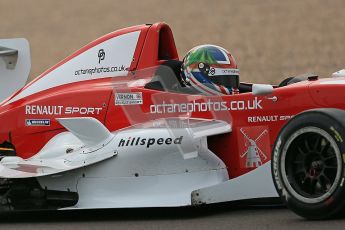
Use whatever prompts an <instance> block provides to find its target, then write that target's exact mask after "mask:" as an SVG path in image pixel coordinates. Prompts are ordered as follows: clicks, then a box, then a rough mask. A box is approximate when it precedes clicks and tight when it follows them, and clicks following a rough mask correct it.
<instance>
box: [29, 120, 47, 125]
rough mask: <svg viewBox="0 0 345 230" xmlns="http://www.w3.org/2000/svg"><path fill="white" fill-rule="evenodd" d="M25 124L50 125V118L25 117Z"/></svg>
mask: <svg viewBox="0 0 345 230" xmlns="http://www.w3.org/2000/svg"><path fill="white" fill-rule="evenodd" d="M25 126H50V119H26V120H25Z"/></svg>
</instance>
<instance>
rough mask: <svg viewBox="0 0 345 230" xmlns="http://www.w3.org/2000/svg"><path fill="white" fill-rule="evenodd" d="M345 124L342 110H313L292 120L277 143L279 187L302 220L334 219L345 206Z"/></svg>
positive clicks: (275, 172)
mask: <svg viewBox="0 0 345 230" xmlns="http://www.w3.org/2000/svg"><path fill="white" fill-rule="evenodd" d="M344 124H345V112H344V111H342V110H337V109H318V110H309V111H306V112H303V113H301V114H299V115H297V116H295V117H294V118H293V119H291V120H290V121H289V122H288V123H287V124H286V125H285V126H284V128H283V129H282V130H281V132H280V134H279V136H278V138H277V140H276V143H275V146H274V148H273V156H272V175H273V181H274V184H275V187H276V189H277V192H278V194H279V195H280V196H281V197H282V198H283V200H284V202H285V203H286V204H287V206H288V207H289V208H290V209H291V210H292V211H294V212H295V213H297V214H298V215H300V216H302V217H305V218H308V219H326V218H333V217H336V216H337V215H338V214H340V213H341V211H342V209H343V208H344V206H345V184H344V180H345V175H344V160H345V127H344ZM343 159H344V160H343Z"/></svg>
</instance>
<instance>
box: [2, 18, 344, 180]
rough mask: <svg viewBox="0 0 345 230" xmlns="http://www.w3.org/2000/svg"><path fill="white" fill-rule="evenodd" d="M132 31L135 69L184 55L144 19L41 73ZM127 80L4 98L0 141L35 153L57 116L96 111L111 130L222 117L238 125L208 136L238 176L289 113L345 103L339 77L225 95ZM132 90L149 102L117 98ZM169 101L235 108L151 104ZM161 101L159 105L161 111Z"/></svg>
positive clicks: (265, 153) (265, 150)
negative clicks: (169, 109)
mask: <svg viewBox="0 0 345 230" xmlns="http://www.w3.org/2000/svg"><path fill="white" fill-rule="evenodd" d="M132 31H141V33H140V36H139V39H138V43H137V46H136V49H135V52H134V57H133V61H132V63H131V66H130V71H138V70H142V69H145V68H149V67H154V66H158V65H160V64H161V63H163V62H164V61H165V60H167V59H174V60H178V59H179V58H178V54H177V51H176V47H175V43H174V39H173V35H172V32H171V30H170V28H169V27H168V25H166V24H164V23H157V24H154V25H141V26H136V27H131V28H127V29H123V30H119V31H116V32H113V33H110V34H108V35H105V36H104V37H101V38H99V39H97V40H96V41H94V42H92V43H90V44H89V45H87V46H85V47H83V48H82V49H80V50H79V51H77V52H76V53H74V54H72V55H71V56H69V57H68V58H66V59H65V60H63V61H61V62H60V63H58V64H57V65H56V66H54V67H52V68H51V69H49V70H47V71H46V72H44V73H43V74H42V75H41V76H39V77H38V79H39V78H44V77H45V75H46V74H48V73H49V72H51V71H54V70H55V69H56V68H57V67H59V66H61V65H64V64H65V63H66V62H68V61H69V60H71V59H73V58H74V57H76V56H78V55H82V54H83V52H85V51H86V50H88V49H90V48H92V47H93V46H95V45H97V44H99V43H101V42H103V41H105V40H108V39H110V38H113V37H116V36H119V35H121V34H125V33H129V32H132ZM131 73H132V72H131ZM124 81H126V78H125V77H120V78H116V79H115V80H114V78H112V76H109V77H108V78H102V79H97V80H89V81H83V82H76V83H71V84H66V85H62V86H59V87H54V88H51V89H47V90H44V91H41V92H39V93H36V94H33V95H30V96H27V97H25V98H22V99H20V100H17V101H15V102H12V103H9V104H6V105H5V103H6V101H5V102H3V103H2V106H1V107H0V124H1V126H0V143H2V142H4V141H7V142H10V143H12V144H13V145H14V146H15V148H16V154H17V155H18V156H20V157H23V158H29V157H31V156H33V155H35V154H36V153H37V152H39V150H40V149H41V148H42V147H43V146H44V145H45V144H46V143H47V142H48V141H49V140H50V139H51V138H52V137H53V136H55V135H56V134H58V133H60V132H63V131H66V130H65V129H64V128H63V127H62V126H61V125H60V124H59V123H58V122H57V121H56V120H55V118H58V117H75V116H77V117H81V116H92V117H94V118H97V119H98V120H100V121H101V122H102V123H103V124H104V125H105V126H106V127H107V128H108V129H109V130H110V131H116V130H118V129H121V128H124V127H128V126H130V125H133V124H136V123H141V122H145V121H147V120H153V119H157V118H162V117H176V116H189V117H193V118H208V119H220V120H225V121H228V122H232V132H231V133H228V134H222V135H218V136H214V137H209V140H208V144H209V146H210V149H211V150H212V151H213V152H214V153H215V154H216V155H217V156H219V157H220V158H221V159H222V160H223V161H224V162H225V164H226V165H227V166H228V168H229V174H230V178H234V177H237V176H240V175H242V174H244V173H247V172H249V171H250V170H253V169H254V168H256V167H257V166H258V165H248V164H247V162H246V154H245V153H246V151H248V148H250V147H253V148H255V150H258V149H259V150H258V154H259V156H260V159H261V162H260V164H263V163H265V162H267V161H269V160H270V159H271V149H272V147H273V145H274V142H275V140H276V138H277V135H278V133H279V131H280V130H281V128H282V126H283V125H284V124H285V123H286V122H287V121H288V120H289V118H291V116H294V115H296V114H298V113H300V112H301V111H304V110H307V109H311V108H317V107H336V108H342V109H344V108H345V106H344V103H343V97H340V96H339V97H337V98H334V96H333V97H332V95H343V90H342V88H341V87H339V85H329V84H325V85H322V84H320V82H321V81H322V80H315V81H312V80H310V81H303V82H300V83H296V84H293V85H289V86H285V87H281V88H276V89H274V92H273V93H272V94H271V95H268V96H255V95H253V94H252V93H250V92H247V93H240V94H238V95H229V96H222V97H207V96H202V95H188V94H182V93H172V92H165V91H159V90H153V89H146V88H144V87H143V86H139V87H130V88H121V87H114V83H118V82H124ZM329 81H330V80H329ZM31 84H32V83H30V84H28V85H27V86H26V87H24V89H25V88H27V87H29V86H30V85H31ZM22 90H23V89H22ZM129 91H130V92H142V95H143V101H144V103H143V104H142V105H129V106H117V105H115V103H114V101H115V94H116V93H117V92H129ZM19 92H20V91H19ZM19 92H18V93H19ZM330 92H332V93H330ZM18 93H17V94H18ZM166 102H169V103H172V104H176V103H194V105H195V104H196V103H206V104H207V103H210V102H217V103H218V102H224V103H226V105H227V106H228V108H229V109H228V110H227V111H220V112H213V111H210V110H206V111H194V112H192V113H185V112H174V113H163V112H162V111H161V109H162V107H152V105H161V104H162V103H163V104H164V103H166ZM32 104H34V105H37V106H50V107H49V109H50V110H51V111H54V112H51V113H52V114H51V115H49V114H48V115H38V114H35V108H30V111H29V112H28V111H26V110H28V108H27V107H26V106H27V105H32ZM62 107H63V108H69V110H68V111H70V112H71V113H68V114H66V113H59V109H60V108H62ZM92 108H93V110H92ZM157 108H160V109H159V110H158V111H157V110H156V109H157ZM77 110H78V111H77ZM152 111H154V112H152ZM27 113H31V114H30V115H28V114H27ZM57 114H58V115H57ZM27 119H50V120H51V124H50V126H37V127H28V126H26V125H25V121H26V120H27ZM246 135H247V137H246ZM248 138H249V139H252V140H254V141H255V145H253V143H252V145H251V143H250V142H248Z"/></svg>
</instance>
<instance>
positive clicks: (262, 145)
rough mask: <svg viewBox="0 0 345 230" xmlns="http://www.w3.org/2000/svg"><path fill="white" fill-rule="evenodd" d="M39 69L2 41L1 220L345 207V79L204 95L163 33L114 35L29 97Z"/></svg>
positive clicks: (19, 42)
mask: <svg viewBox="0 0 345 230" xmlns="http://www.w3.org/2000/svg"><path fill="white" fill-rule="evenodd" d="M30 65H31V64H30V52H29V49H28V43H27V41H26V40H25V39H7V40H6V39H3V40H0V84H1V85H0V90H1V91H0V101H2V102H1V104H0V153H1V158H2V159H1V162H0V177H1V178H2V179H1V180H0V182H1V186H0V192H1V194H0V197H1V209H2V210H37V209H58V210H66V209H69V210H70V209H96V208H124V207H176V206H190V205H200V204H211V203H220V202H228V201H237V200H248V199H260V198H274V197H278V196H279V195H281V196H282V197H283V198H284V200H285V201H286V203H287V204H288V206H289V207H291V208H292V209H293V210H294V211H296V212H297V213H298V214H300V215H303V216H305V217H308V218H326V217H330V216H333V215H335V214H337V213H338V212H339V210H340V209H342V207H343V206H344V204H343V203H344V202H345V199H343V197H344V192H345V189H344V188H343V187H342V186H343V183H344V178H345V176H344V166H343V165H344V162H343V159H345V157H344V155H343V153H344V152H345V149H344V147H345V146H344V143H343V141H344V138H345V136H344V135H345V128H344V126H343V124H344V121H343V120H344V119H345V116H344V112H343V109H345V105H344V103H343V98H344V96H343V95H344V93H343V92H344V90H343V88H344V87H343V85H344V84H345V78H342V76H343V75H344V73H343V72H338V73H337V74H335V76H338V75H340V77H334V78H329V79H322V80H318V78H317V77H316V76H308V77H307V78H306V79H305V80H301V79H300V78H289V79H287V80H285V81H283V82H282V84H281V85H279V86H271V85H262V84H251V83H241V85H240V89H239V90H240V93H239V94H237V95H224V96H207V95H202V94H195V92H194V91H190V90H189V89H188V87H184V86H183V85H181V79H180V74H179V71H180V66H181V62H180V61H179V57H178V54H177V51H176V47H175V43H174V39H173V35H172V31H171V29H170V28H169V26H168V25H167V24H165V23H156V24H153V25H152V24H146V25H139V26H134V27H129V28H125V29H121V30H118V31H115V32H113V33H110V34H107V35H105V36H103V37H101V38H99V39H97V40H95V41H93V42H91V43H90V44H88V45H86V46H85V47H83V48H81V49H80V50H78V51H77V52H75V53H74V54H72V55H71V56H69V57H67V58H66V59H64V60H63V61H61V62H60V63H58V64H57V65H55V66H53V67H52V68H50V69H49V70H47V71H45V72H44V73H43V74H42V75H40V76H39V77H37V78H36V79H35V80H34V81H32V82H30V83H29V84H27V85H26V86H24V87H23V85H24V84H25V82H26V80H27V76H28V73H29V71H30ZM22 87H23V88H22ZM14 92H15V93H14ZM335 95H337V96H335ZM317 108H322V109H317ZM331 108H336V109H331ZM310 109H314V110H310ZM306 110H308V111H306ZM272 152H273V155H272ZM271 156H273V158H272V159H273V160H272V162H273V164H272V170H273V171H272V172H273V180H272V173H271ZM275 186H276V188H277V191H278V193H277V191H276V188H275Z"/></svg>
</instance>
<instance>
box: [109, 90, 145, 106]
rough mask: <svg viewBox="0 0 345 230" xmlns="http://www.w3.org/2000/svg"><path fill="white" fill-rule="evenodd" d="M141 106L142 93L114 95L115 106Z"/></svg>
mask: <svg viewBox="0 0 345 230" xmlns="http://www.w3.org/2000/svg"><path fill="white" fill-rule="evenodd" d="M142 104H143V94H142V92H136V93H116V94H115V105H142Z"/></svg>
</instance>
